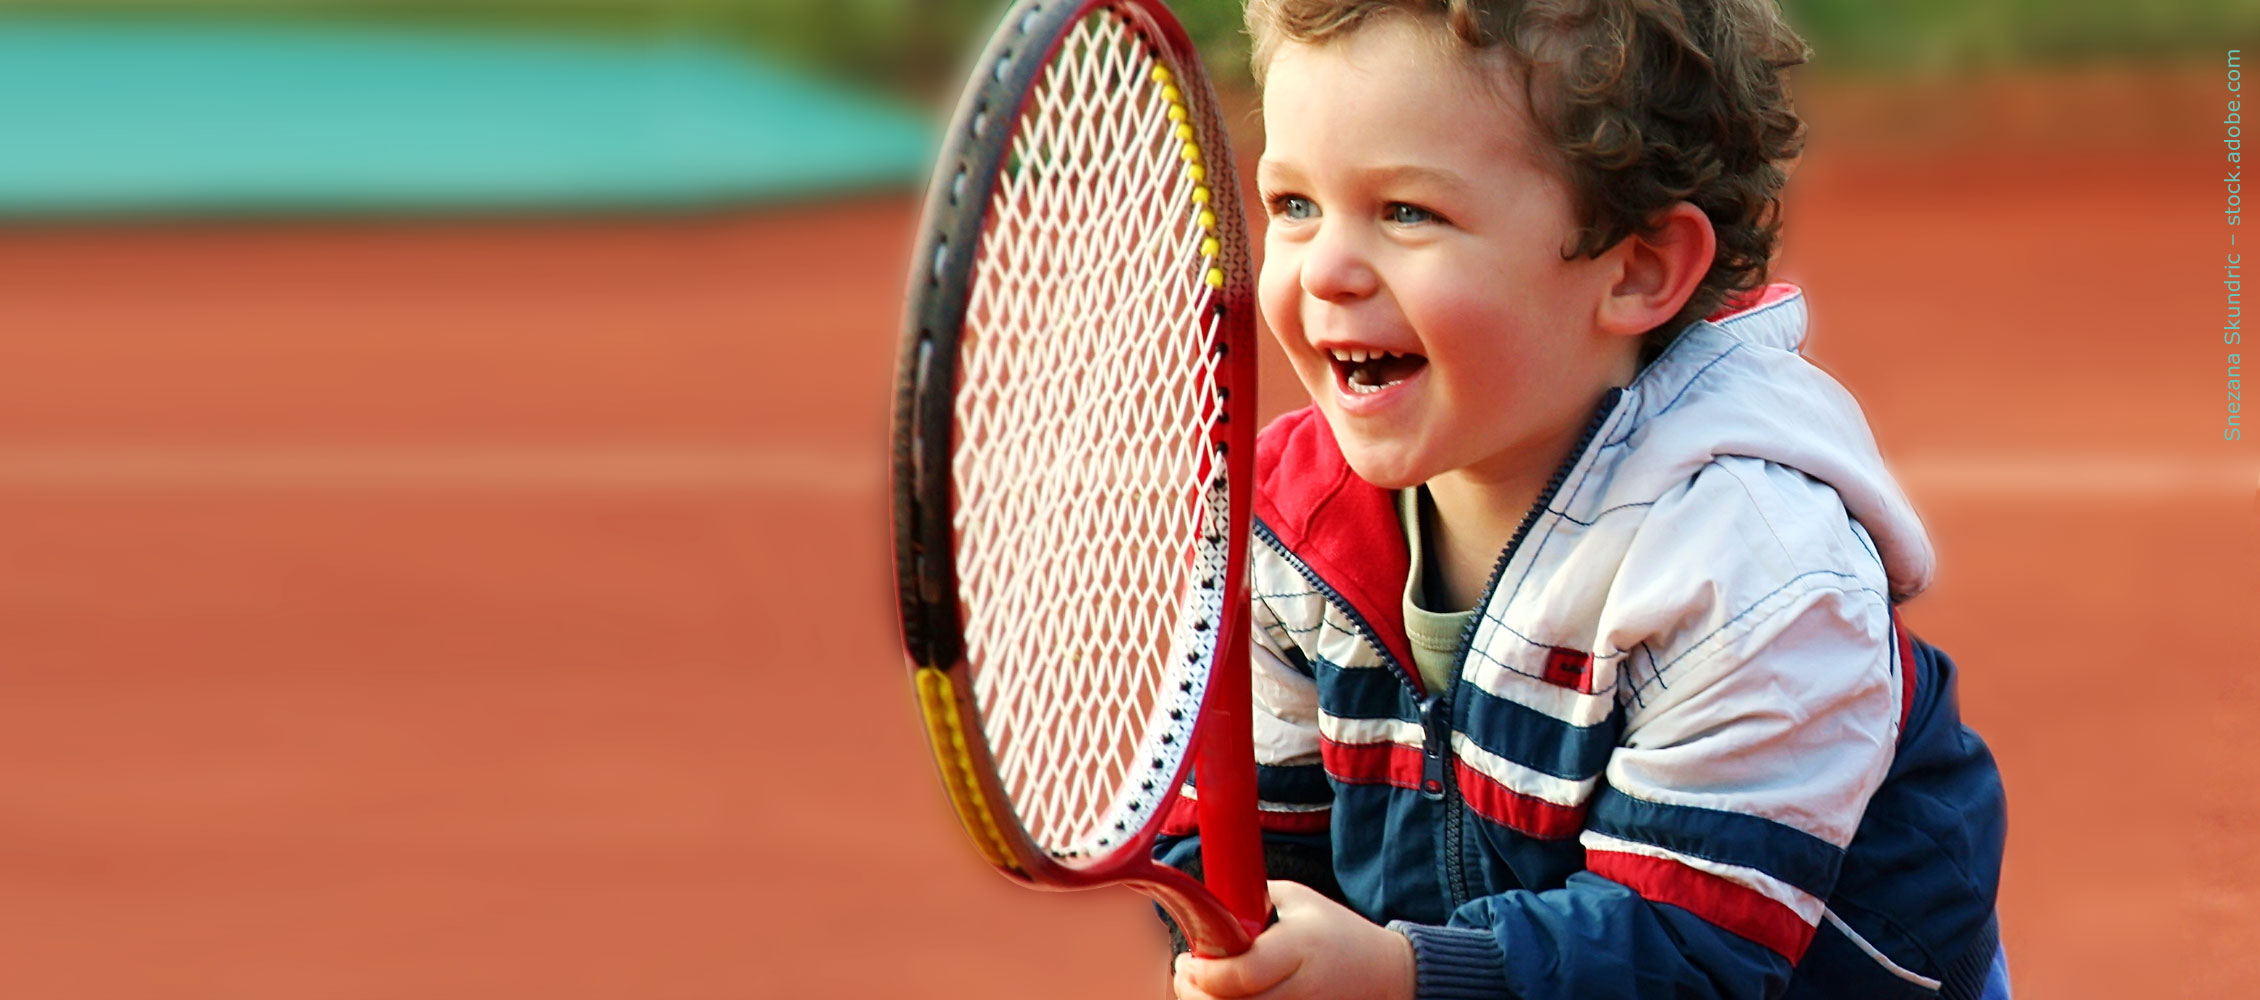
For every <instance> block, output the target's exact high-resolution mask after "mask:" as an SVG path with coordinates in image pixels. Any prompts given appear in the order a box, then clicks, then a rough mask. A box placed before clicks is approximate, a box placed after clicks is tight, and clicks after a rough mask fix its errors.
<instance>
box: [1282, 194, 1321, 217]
mask: <svg viewBox="0 0 2260 1000" xmlns="http://www.w3.org/2000/svg"><path fill="white" fill-rule="evenodd" d="M1271 212H1272V214H1274V215H1277V216H1280V217H1282V218H1286V219H1293V220H1296V221H1301V220H1303V219H1310V218H1316V217H1317V216H1318V206H1317V205H1314V204H1312V203H1311V200H1310V199H1309V198H1305V197H1303V196H1301V195H1296V194H1283V195H1280V196H1278V197H1276V198H1273V199H1271Z"/></svg>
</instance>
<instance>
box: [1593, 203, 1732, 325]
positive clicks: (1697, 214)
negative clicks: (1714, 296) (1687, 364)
mask: <svg viewBox="0 0 2260 1000" xmlns="http://www.w3.org/2000/svg"><path fill="white" fill-rule="evenodd" d="M1717 253H1718V234H1717V233H1716V232H1714V231H1712V229H1711V217H1710V216H1707V215H1704V214H1703V210H1702V209H1700V208H1696V207H1695V206H1694V205H1693V204H1692V203H1689V202H1684V201H1683V202H1680V203H1678V204H1676V205H1673V206H1672V207H1670V208H1667V209H1665V210H1664V211H1663V214H1662V215H1661V216H1659V217H1658V219H1657V224H1656V226H1655V229H1654V231H1653V232H1650V233H1647V234H1641V233H1634V234H1632V235H1630V236H1627V237H1625V238H1624V239H1623V240H1622V241H1621V242H1619V243H1618V244H1617V245H1616V246H1614V247H1611V248H1610V249H1609V250H1608V251H1607V252H1606V254H1604V256H1607V257H1610V258H1613V259H1614V260H1615V261H1616V262H1617V273H1616V284H1615V285H1614V286H1613V287H1611V288H1610V289H1609V293H1608V295H1607V296H1606V297H1604V298H1603V299H1602V300H1601V307H1600V315H1599V316H1598V317H1596V318H1597V319H1598V321H1599V326H1600V328H1601V330H1602V332H1604V333H1612V334H1621V335H1625V336H1638V335H1640V334H1643V333H1647V332H1648V331H1650V330H1653V329H1655V328H1657V327H1659V326H1662V325H1663V324H1664V323H1666V322H1668V321H1670V319H1671V318H1672V317H1673V316H1676V315H1678V314H1679V309H1680V307H1681V306H1684V305H1686V304H1687V300H1688V298H1689V297H1691V296H1693V295H1694V294H1695V287H1696V286H1697V285H1700V284H1702V282H1703V275H1704V274H1705V273H1706V272H1708V271H1709V270H1710V269H1711V258H1712V257H1713V256H1715V255H1716V254H1717Z"/></svg>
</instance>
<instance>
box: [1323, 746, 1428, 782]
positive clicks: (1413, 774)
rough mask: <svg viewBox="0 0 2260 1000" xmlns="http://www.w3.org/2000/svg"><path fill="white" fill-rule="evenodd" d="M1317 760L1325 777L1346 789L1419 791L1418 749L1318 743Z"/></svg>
mask: <svg viewBox="0 0 2260 1000" xmlns="http://www.w3.org/2000/svg"><path fill="white" fill-rule="evenodd" d="M1318 756H1319V759H1320V760H1322V761H1324V762H1325V763H1326V773H1327V774H1329V775H1332V776H1333V777H1334V780H1336V781H1339V782H1342V783H1343V784H1346V785H1395V786H1396V787H1398V788H1414V789H1417V788H1419V787H1420V749H1419V748H1418V747H1408V746H1406V745H1404V744H1402V743H1336V742H1334V741H1333V740H1329V739H1321V740H1319V741H1318Z"/></svg>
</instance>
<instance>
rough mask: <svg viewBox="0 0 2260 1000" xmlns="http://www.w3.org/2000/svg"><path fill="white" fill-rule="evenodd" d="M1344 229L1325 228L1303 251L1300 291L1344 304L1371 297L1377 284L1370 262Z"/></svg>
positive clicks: (1351, 235)
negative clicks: (1301, 285)
mask: <svg viewBox="0 0 2260 1000" xmlns="http://www.w3.org/2000/svg"><path fill="white" fill-rule="evenodd" d="M1346 228H1347V227H1343V226H1338V225H1337V226H1326V227H1324V228H1322V229H1320V231H1319V233H1318V235H1317V236H1315V237H1313V238H1312V240H1311V242H1310V244H1309V246H1308V248H1307V249H1306V250H1305V251H1304V255H1303V266H1302V283H1303V291H1304V292H1305V293H1306V294H1308V295H1310V297H1312V298H1314V299H1319V300H1322V301H1326V302H1347V301H1353V300H1356V299H1361V298H1364V297H1366V296H1368V295H1371V294H1373V291H1374V288H1375V287H1377V286H1378V285H1379V284H1380V277H1379V276H1378V275H1376V274H1375V273H1374V270H1373V263H1372V261H1371V260H1370V259H1368V258H1367V256H1366V254H1365V250H1364V248H1363V247H1361V246H1360V245H1359V244H1358V240H1357V238H1356V237H1355V235H1354V234H1351V233H1349V232H1346V231H1345V230H1346Z"/></svg>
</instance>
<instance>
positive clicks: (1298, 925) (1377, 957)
mask: <svg viewBox="0 0 2260 1000" xmlns="http://www.w3.org/2000/svg"><path fill="white" fill-rule="evenodd" d="M1270 886H1271V904H1272V906H1273V907H1275V908H1277V910H1278V913H1279V922H1278V923H1275V924H1273V925H1271V926H1270V927H1268V928H1265V929H1264V932H1263V933H1262V934H1259V935H1257V936H1256V940H1255V944H1254V945H1253V946H1251V947H1249V948H1248V950H1247V951H1246V952H1243V953H1241V954H1239V955H1236V956H1234V957H1232V958H1202V957H1200V956H1198V955H1194V954H1191V953H1187V954H1184V955H1179V956H1177V974H1176V978H1175V979H1174V980H1173V982H1172V985H1173V986H1174V987H1175V988H1176V990H1177V998H1178V1000H1225V998H1232V997H1258V998H1261V1000H1413V951H1412V942H1410V941H1407V940H1405V936H1404V935H1402V934H1399V933H1397V932H1396V931H1392V930H1389V929H1387V928H1385V927H1381V926H1379V925H1377V924H1374V923H1373V922H1371V921H1369V920H1367V919H1365V918H1364V917H1361V916H1359V915H1357V914H1356V913H1355V912H1352V911H1351V910H1350V909H1348V908H1347V907H1344V906H1343V905H1342V904H1340V903H1337V902H1335V901H1333V900H1331V899H1328V898H1326V897H1325V896H1322V895H1319V894H1318V892H1317V891H1316V890H1314V889H1311V888H1310V887H1308V886H1306V885H1303V884H1302V883H1300V882H1281V881H1273V882H1271V883H1270Z"/></svg>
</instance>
